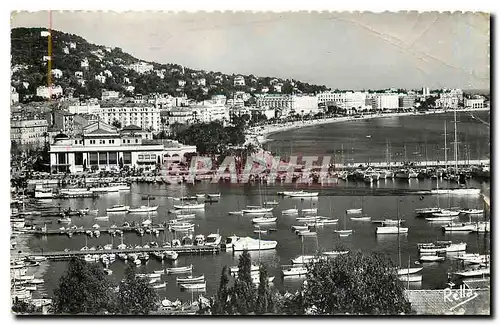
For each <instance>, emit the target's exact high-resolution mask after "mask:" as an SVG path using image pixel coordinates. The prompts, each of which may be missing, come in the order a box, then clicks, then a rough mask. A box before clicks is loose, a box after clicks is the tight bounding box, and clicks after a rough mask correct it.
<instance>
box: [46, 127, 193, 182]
mask: <svg viewBox="0 0 500 325" xmlns="http://www.w3.org/2000/svg"><path fill="white" fill-rule="evenodd" d="M130 131H131V130H125V131H124V132H118V130H117V129H116V128H115V127H113V126H111V125H108V124H105V123H102V122H96V123H93V124H89V125H88V126H86V127H84V128H83V132H82V134H79V135H76V136H74V137H69V136H67V135H65V134H62V133H61V134H58V135H57V136H55V137H54V143H53V144H52V145H51V146H50V167H51V171H53V172H54V171H55V172H69V173H76V172H82V171H85V170H92V169H93V170H119V169H121V168H123V167H125V166H128V167H130V168H132V167H136V168H145V169H153V168H155V166H156V165H157V164H163V163H165V162H167V161H172V159H173V160H176V161H181V160H183V157H184V155H185V154H186V153H196V146H185V145H182V144H180V143H178V142H175V141H169V142H168V143H166V144H163V143H161V142H159V141H152V140H146V139H144V138H143V135H142V134H141V132H137V133H135V132H130Z"/></svg>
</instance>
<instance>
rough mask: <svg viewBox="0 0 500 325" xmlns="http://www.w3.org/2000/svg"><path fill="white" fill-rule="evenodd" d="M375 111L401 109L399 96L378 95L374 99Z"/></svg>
mask: <svg viewBox="0 0 500 325" xmlns="http://www.w3.org/2000/svg"><path fill="white" fill-rule="evenodd" d="M372 106H373V109H376V110H386V109H398V108H399V96H398V95H397V94H376V95H375V96H374V97H373V99H372Z"/></svg>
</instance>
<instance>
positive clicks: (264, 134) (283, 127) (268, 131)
mask: <svg viewBox="0 0 500 325" xmlns="http://www.w3.org/2000/svg"><path fill="white" fill-rule="evenodd" d="M489 110H490V108H469V109H461V110H459V112H480V111H489ZM449 112H453V110H435V111H431V112H426V113H415V112H407V113H389V114H370V115H366V116H361V117H357V118H355V117H352V116H345V117H330V118H326V119H317V120H309V121H295V122H288V123H285V124H279V125H277V124H273V125H267V126H263V128H264V129H260V128H261V127H262V126H259V127H254V128H252V129H250V130H249V134H247V135H246V138H247V139H246V143H252V142H253V143H256V144H257V145H263V144H265V143H267V142H270V141H272V139H269V136H270V135H272V134H276V133H281V132H286V131H290V130H292V129H302V128H306V127H312V126H318V125H324V124H333V123H340V122H349V121H359V120H369V119H374V118H391V117H399V116H423V115H434V114H444V113H449ZM255 133H258V135H254V134H255Z"/></svg>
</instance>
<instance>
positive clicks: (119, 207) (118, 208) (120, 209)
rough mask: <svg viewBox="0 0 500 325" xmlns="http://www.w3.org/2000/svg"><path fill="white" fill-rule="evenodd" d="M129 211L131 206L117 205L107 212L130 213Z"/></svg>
mask: <svg viewBox="0 0 500 325" xmlns="http://www.w3.org/2000/svg"><path fill="white" fill-rule="evenodd" d="M129 209H130V206H128V205H121V204H117V205H113V206H111V207H109V208H107V209H106V212H128V210H129Z"/></svg>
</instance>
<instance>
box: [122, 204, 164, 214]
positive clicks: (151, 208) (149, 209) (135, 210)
mask: <svg viewBox="0 0 500 325" xmlns="http://www.w3.org/2000/svg"><path fill="white" fill-rule="evenodd" d="M156 210H158V206H157V205H154V206H147V205H141V206H140V207H138V208H129V210H128V212H130V213H141V212H154V211H156Z"/></svg>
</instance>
